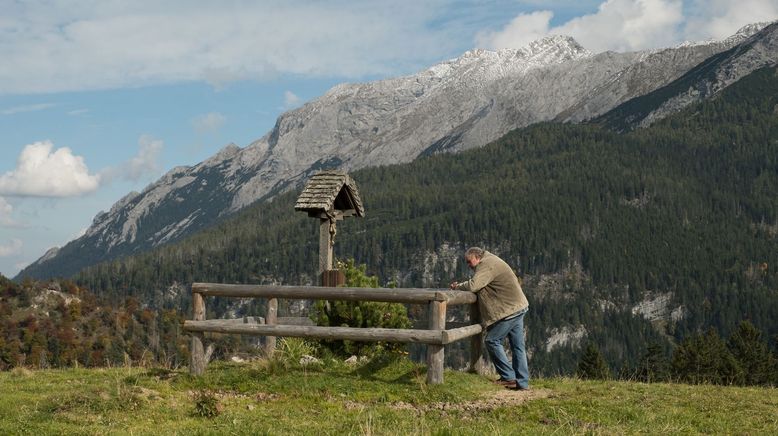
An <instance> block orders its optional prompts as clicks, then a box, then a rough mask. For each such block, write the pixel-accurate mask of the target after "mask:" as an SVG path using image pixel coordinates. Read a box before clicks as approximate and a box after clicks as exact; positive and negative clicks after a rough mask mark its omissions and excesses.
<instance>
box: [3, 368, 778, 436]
mask: <svg viewBox="0 0 778 436" xmlns="http://www.w3.org/2000/svg"><path fill="white" fill-rule="evenodd" d="M423 374H424V368H423V367H419V366H417V365H413V364H410V363H409V362H403V361H398V362H383V363H381V362H370V363H368V364H365V365H362V366H358V367H354V368H350V367H346V366H345V365H343V364H340V365H339V366H334V367H333V365H330V366H325V367H323V368H322V367H315V368H311V367H308V368H300V367H299V366H297V367H294V366H293V367H291V368H289V367H285V368H283V369H279V370H275V371H274V370H273V366H271V365H263V364H262V363H261V362H256V363H249V364H244V365H212V366H211V368H210V369H209V371H208V372H207V373H206V375H205V376H204V377H201V378H198V379H192V378H190V377H188V375H187V374H186V373H185V371H184V370H175V371H171V370H166V369H162V368H142V367H118V368H109V369H100V370H85V369H67V370H56V371H16V372H3V373H0V389H2V391H3V392H4V395H3V396H2V397H0V433H3V434H19V433H30V434H106V433H119V434H143V435H145V434H149V435H152V434H237V435H242V434H247V435H255V434H311V435H341V434H483V433H484V429H488V431H489V433H490V434H579V433H603V434H638V433H648V434H653V433H656V432H657V429H661V430H662V431H663V432H667V433H670V434H740V433H743V434H776V432H778V423H777V422H776V420H775V410H776V408H778V395H775V389H768V388H737V387H721V386H688V385H681V384H664V383H662V384H659V383H657V384H645V383H631V382H603V381H582V380H574V379H560V378H553V379H535V380H534V385H533V390H532V391H529V392H511V391H506V390H505V389H503V388H501V387H497V386H495V385H493V384H492V383H491V382H490V381H489V380H487V379H485V378H483V377H480V376H477V375H474V374H465V373H460V372H454V371H449V372H446V375H445V377H446V381H445V383H444V384H442V385H434V386H428V385H425V384H424V383H423V380H422V379H423Z"/></svg>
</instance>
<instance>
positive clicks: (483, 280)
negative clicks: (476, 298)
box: [454, 264, 494, 292]
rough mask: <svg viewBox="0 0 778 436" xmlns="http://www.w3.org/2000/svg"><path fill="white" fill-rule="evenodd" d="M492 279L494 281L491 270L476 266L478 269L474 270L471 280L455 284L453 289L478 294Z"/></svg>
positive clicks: (484, 266)
mask: <svg viewBox="0 0 778 436" xmlns="http://www.w3.org/2000/svg"><path fill="white" fill-rule="evenodd" d="M492 279H494V277H492V268H490V267H487V266H486V265H483V264H480V265H478V268H476V269H475V274H473V278H471V279H470V280H468V281H466V282H460V283H457V285H456V287H455V288H454V289H458V290H460V291H469V292H478V291H480V290H481V289H483V288H484V287H485V286H486V285H488V284H489V282H491V281H492Z"/></svg>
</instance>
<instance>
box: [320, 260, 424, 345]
mask: <svg viewBox="0 0 778 436" xmlns="http://www.w3.org/2000/svg"><path fill="white" fill-rule="evenodd" d="M338 268H339V269H340V270H341V271H342V272H343V274H344V275H345V277H346V286H347V287H352V288H377V287H378V277H376V276H368V275H367V273H366V270H367V266H366V265H364V264H363V265H359V266H357V265H355V262H354V259H349V260H348V261H346V262H338ZM314 316H315V320H316V323H317V325H321V326H335V327H358V328H369V327H375V328H396V329H400V328H408V327H410V326H411V321H410V319H409V318H408V311H407V309H406V308H405V306H403V305H402V304H398V303H384V302H378V301H321V300H319V301H317V302H316V305H315V315H314ZM322 343H323V344H324V345H325V346H327V348H329V349H330V350H331V351H333V352H334V353H336V354H339V355H351V354H357V355H373V354H377V353H380V352H382V351H400V350H404V346H403V344H398V343H391V342H355V341H349V340H332V341H322Z"/></svg>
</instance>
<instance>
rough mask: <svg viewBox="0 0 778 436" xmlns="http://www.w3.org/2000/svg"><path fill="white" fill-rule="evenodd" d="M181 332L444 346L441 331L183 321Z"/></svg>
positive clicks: (212, 320) (213, 320)
mask: <svg viewBox="0 0 778 436" xmlns="http://www.w3.org/2000/svg"><path fill="white" fill-rule="evenodd" d="M184 330H186V331H189V332H215V333H236V334H242V335H254V336H274V337H275V336H289V337H296V338H316V339H347V340H351V341H387V342H414V343H421V344H442V343H443V339H442V333H441V331H440V330H416V329H386V328H357V327H320V326H299V325H262V324H239V323H234V322H225V321H224V320H218V319H210V320H205V321H190V320H185V321H184Z"/></svg>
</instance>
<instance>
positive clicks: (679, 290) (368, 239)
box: [75, 68, 778, 373]
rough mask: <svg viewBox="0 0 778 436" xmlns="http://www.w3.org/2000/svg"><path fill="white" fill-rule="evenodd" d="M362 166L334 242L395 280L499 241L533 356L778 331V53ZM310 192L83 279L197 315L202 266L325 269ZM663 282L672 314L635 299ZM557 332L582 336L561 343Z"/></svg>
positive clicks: (554, 358) (419, 277)
mask: <svg viewBox="0 0 778 436" xmlns="http://www.w3.org/2000/svg"><path fill="white" fill-rule="evenodd" d="M351 176H352V177H353V178H354V180H356V182H357V184H358V185H359V189H360V192H361V195H362V199H363V201H364V204H365V207H366V217H365V218H364V219H350V220H347V221H345V222H343V223H341V224H339V226H338V235H337V238H336V255H337V256H339V257H341V258H349V257H353V258H355V259H356V261H357V262H358V263H364V264H367V266H368V272H369V273H371V274H377V275H378V276H379V277H380V279H381V281H383V282H387V281H389V280H394V281H395V282H397V284H398V286H400V287H403V286H430V287H438V286H441V287H442V286H445V284H447V283H448V282H449V281H450V280H451V279H454V278H455V277H463V276H465V275H466V274H467V271H466V265H465V264H464V263H463V262H461V261H460V260H459V258H460V257H461V254H462V252H463V250H464V248H465V247H466V246H469V245H481V246H483V247H484V248H486V249H488V250H490V251H493V252H496V253H498V254H500V255H501V256H503V257H504V258H505V259H506V260H507V261H508V262H509V263H510V264H512V265H513V266H514V268H515V269H516V271H517V273H518V274H519V275H520V277H522V279H523V281H524V286H525V291H526V293H527V295H528V298H529V299H530V303H531V305H532V310H531V311H530V313H529V315H528V318H527V325H528V329H529V348H530V350H531V351H532V353H533V355H532V361H533V365H534V366H535V367H536V368H542V369H543V370H544V371H546V372H548V373H554V372H558V371H565V372H569V371H570V370H571V369H572V368H573V367H574V363H575V362H576V360H577V358H578V356H579V355H580V352H581V349H582V344H583V342H584V341H592V342H595V343H598V344H601V348H602V351H603V354H604V355H605V357H606V360H607V361H608V362H609V363H610V364H611V366H613V367H615V368H617V367H619V366H622V365H633V364H635V363H636V362H637V360H638V359H639V357H640V356H641V355H642V354H643V353H644V352H645V350H646V346H647V345H648V344H651V343H655V344H660V345H661V347H663V349H664V350H665V352H667V351H668V350H669V348H670V346H671V343H677V342H678V341H679V340H681V339H682V338H684V337H686V336H688V335H689V334H691V333H697V332H702V331H705V330H706V329H707V328H709V327H713V328H715V329H716V331H717V332H718V333H719V334H721V335H729V334H730V333H731V332H732V331H734V329H735V328H736V327H737V326H738V324H739V323H740V322H741V321H742V320H750V321H751V322H752V323H753V324H754V325H755V326H756V327H757V328H758V329H759V330H761V331H762V332H764V333H766V334H767V336H768V337H769V338H775V337H776V335H778V323H776V321H775V319H776V314H778V272H777V271H778V195H776V192H778V77H776V70H775V68H767V69H763V70H759V71H757V72H756V73H754V74H752V75H750V76H749V77H747V78H745V79H742V80H741V81H740V82H738V83H737V84H735V85H733V86H731V87H729V88H728V89H726V90H725V91H724V92H723V93H722V94H721V96H720V97H718V98H716V99H714V100H712V101H709V102H706V103H703V104H701V105H698V106H695V107H692V108H690V109H688V110H685V111H684V112H682V113H680V114H678V115H676V116H672V117H670V118H668V119H666V120H664V121H662V122H660V123H657V124H656V125H654V126H652V127H651V128H647V129H642V130H636V131H633V132H630V133H626V134H620V133H616V132H613V131H609V130H607V129H605V128H603V127H601V126H598V125H596V124H592V125H564V124H541V125H536V126H533V127H529V128H525V129H520V130H516V131H513V132H511V133H510V134H508V135H506V136H505V137H503V138H502V139H500V140H498V141H496V142H494V143H492V144H490V145H487V146H486V147H484V148H482V149H478V150H472V151H468V152H464V153H461V154H457V155H436V156H431V157H427V158H423V159H419V160H417V161H415V162H412V163H410V164H405V165H398V166H387V167H380V168H372V169H366V170H361V171H358V172H354V173H352V174H351ZM297 194H298V193H297V192H292V193H289V194H286V195H283V196H279V197H278V198H276V199H275V200H274V201H272V202H270V203H266V204H257V205H255V206H253V207H251V208H249V209H247V210H245V211H243V212H242V213H240V214H239V215H237V216H236V217H234V218H233V219H230V220H229V221H228V222H225V223H223V224H220V225H217V226H215V227H212V228H210V229H208V230H206V231H204V232H202V233H200V234H198V235H196V236H194V237H191V238H188V239H187V240H185V241H183V242H180V243H177V244H174V245H169V246H165V247H162V248H159V249H156V250H154V251H152V252H149V253H146V254H142V255H139V256H134V257H131V258H127V259H124V260H119V261H115V262H110V263H105V264H100V265H97V266H95V267H91V268H88V269H86V270H84V271H82V272H81V273H80V274H79V275H78V276H77V277H75V280H76V282H77V283H78V284H79V285H81V286H85V287H87V288H88V289H90V290H92V291H93V292H95V293H97V294H98V295H101V296H106V297H110V298H113V299H115V300H116V301H121V300H123V299H124V298H126V297H127V296H134V297H136V298H137V299H138V300H139V301H141V302H142V303H143V304H148V305H153V306H158V307H176V308H178V309H180V310H182V311H184V313H186V311H187V310H188V304H189V301H188V298H189V294H188V292H187V291H186V286H187V285H188V284H190V283H191V282H193V281H204V282H205V281H210V282H226V283H268V282H280V283H284V284H298V283H310V282H312V281H313V280H314V279H313V275H314V273H315V269H316V263H315V262H316V260H315V256H316V254H317V250H318V227H317V223H315V222H314V221H315V220H313V219H310V218H308V217H307V216H305V214H301V213H295V212H294V209H293V203H294V200H295V198H296V195H297ZM174 284H175V286H171V285H174ZM656 296H666V297H667V299H668V301H666V307H665V308H666V309H667V310H668V311H670V310H671V309H672V311H673V312H672V313H673V315H672V316H669V315H667V316H664V317H660V318H658V319H657V318H651V320H649V319H647V318H650V317H645V316H642V315H641V314H640V313H638V312H635V311H634V308H635V307H636V306H637V305H638V304H640V303H641V302H645V301H653V300H652V299H655V297H656ZM226 308H227V303H226V302H225V301H221V302H219V303H218V305H216V306H209V310H213V311H214V312H216V313H219V312H224V311H225V310H226ZM246 310H249V311H250V310H253V309H252V308H249V309H246ZM560 332H568V333H569V334H566V335H562V336H561V337H560V341H559V342H558V343H556V344H550V343H549V338H550V337H551V336H553V335H557V334H559V333H560ZM576 332H577V333H578V334H577V335H576V334H575V333H576ZM773 340H774V339H773Z"/></svg>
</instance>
